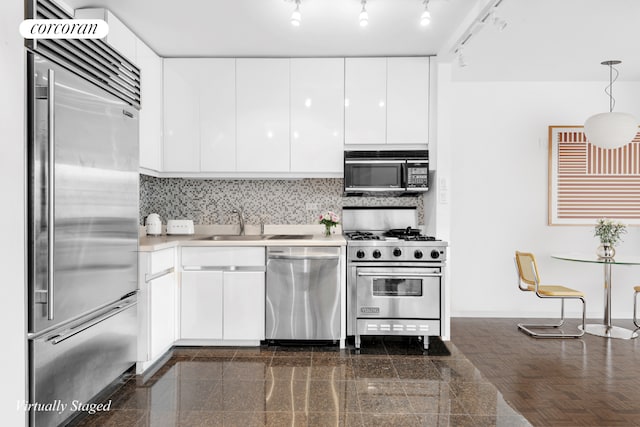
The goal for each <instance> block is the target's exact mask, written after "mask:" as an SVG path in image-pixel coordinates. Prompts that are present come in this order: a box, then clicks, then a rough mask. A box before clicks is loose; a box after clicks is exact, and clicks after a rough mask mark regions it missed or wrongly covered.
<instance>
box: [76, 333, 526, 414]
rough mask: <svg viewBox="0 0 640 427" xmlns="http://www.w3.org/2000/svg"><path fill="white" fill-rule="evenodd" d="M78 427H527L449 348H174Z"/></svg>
mask: <svg viewBox="0 0 640 427" xmlns="http://www.w3.org/2000/svg"><path fill="white" fill-rule="evenodd" d="M108 400H111V410H110V411H108V412H103V413H97V414H95V415H88V416H86V417H85V418H84V419H80V420H75V421H74V422H73V423H72V424H73V425H76V426H168V427H170V426H243V427H244V426H367V427H369V426H403V427H404V426H496V425H501V426H509V427H517V426H529V425H530V424H529V423H528V421H527V420H526V419H525V418H524V417H523V416H522V415H520V414H519V413H518V412H516V411H515V410H514V409H513V408H512V407H511V406H509V404H507V403H506V402H505V400H504V399H503V397H502V395H501V394H500V393H499V392H498V391H497V389H496V388H495V387H494V386H493V385H492V384H491V383H490V382H488V381H487V379H486V378H485V377H484V376H483V375H482V374H481V373H480V371H478V370H477V369H476V368H475V367H474V366H473V365H472V364H471V362H469V360H468V359H467V358H466V357H465V356H464V355H463V354H462V353H461V352H460V351H459V350H458V348H457V347H456V346H455V345H454V344H453V343H451V342H446V343H442V342H441V341H439V340H434V341H433V343H432V344H431V348H430V351H429V352H427V353H424V352H423V350H422V348H421V344H420V343H419V342H418V341H417V340H416V339H415V338H394V337H388V338H385V339H382V338H378V337H364V338H363V343H362V350H361V351H360V352H356V351H355V350H354V349H353V347H352V346H351V347H350V348H349V349H346V350H340V349H338V348H336V347H332V346H325V347H323V346H316V347H310V346H267V345H263V346H261V347H259V348H229V347H224V348H217V347H216V348H213V347H206V348H202V347H194V348H184V347H182V348H175V349H174V350H173V354H172V356H171V357H170V359H169V360H168V361H167V362H166V363H165V364H164V365H163V366H161V367H160V368H159V369H158V370H157V371H156V372H155V373H154V374H153V375H152V376H150V377H149V378H146V379H143V378H141V377H139V376H132V377H131V378H129V379H128V380H125V381H124V383H123V384H122V386H121V387H120V388H119V389H117V390H116V391H115V392H114V393H113V394H111V395H110V396H108V397H106V398H105V400H104V401H105V402H107V401H108Z"/></svg>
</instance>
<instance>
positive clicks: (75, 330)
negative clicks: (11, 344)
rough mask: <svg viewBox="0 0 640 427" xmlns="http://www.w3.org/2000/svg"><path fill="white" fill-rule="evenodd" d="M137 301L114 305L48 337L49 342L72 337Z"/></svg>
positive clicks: (53, 342)
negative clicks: (87, 320) (93, 317)
mask: <svg viewBox="0 0 640 427" xmlns="http://www.w3.org/2000/svg"><path fill="white" fill-rule="evenodd" d="M137 303H138V302H137V301H129V302H127V303H126V304H120V305H117V306H115V307H113V308H112V309H111V310H109V311H107V312H106V313H104V314H103V315H101V316H98V317H96V318H95V319H92V320H90V321H89V322H87V323H84V324H82V325H80V326H78V327H76V328H71V329H69V330H68V331H66V332H65V333H62V334H60V335H55V336H53V337H51V338H49V340H48V341H49V342H50V343H51V344H53V345H56V344H60V343H61V342H63V341H65V340H68V339H69V338H71V337H73V336H74V335H77V334H79V333H80V332H82V331H84V330H87V329H89V328H91V327H92V326H95V325H97V324H98V323H100V322H104V321H105V320H107V319H108V318H110V317H113V316H115V315H116V314H118V313H121V312H123V311H125V310H127V309H129V308H131V307H132V306H134V305H136V304H137Z"/></svg>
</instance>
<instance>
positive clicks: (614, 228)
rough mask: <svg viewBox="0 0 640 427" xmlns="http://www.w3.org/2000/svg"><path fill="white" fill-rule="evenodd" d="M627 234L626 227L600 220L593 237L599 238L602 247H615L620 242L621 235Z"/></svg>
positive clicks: (618, 223) (609, 220)
mask: <svg viewBox="0 0 640 427" xmlns="http://www.w3.org/2000/svg"><path fill="white" fill-rule="evenodd" d="M626 232H627V229H626V225H624V224H623V223H621V222H619V221H613V220H611V219H608V218H600V219H599V220H598V222H597V223H596V228H595V234H594V236H596V237H598V238H600V243H602V244H603V245H609V246H615V245H617V244H618V242H620V241H622V238H621V237H620V235H621V234H624V233H626Z"/></svg>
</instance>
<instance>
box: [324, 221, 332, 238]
mask: <svg viewBox="0 0 640 427" xmlns="http://www.w3.org/2000/svg"><path fill="white" fill-rule="evenodd" d="M331 227H333V226H332V225H330V224H325V225H324V236H325V237H329V236H331Z"/></svg>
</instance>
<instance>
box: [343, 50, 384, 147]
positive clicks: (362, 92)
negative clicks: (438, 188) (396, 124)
mask: <svg viewBox="0 0 640 427" xmlns="http://www.w3.org/2000/svg"><path fill="white" fill-rule="evenodd" d="M386 79H387V59H386V58H347V59H345V100H344V119H345V130H344V133H345V144H384V143H385V142H386V121H387V117H386V114H387V109H386V102H387V97H386V91H387V86H386Z"/></svg>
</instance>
